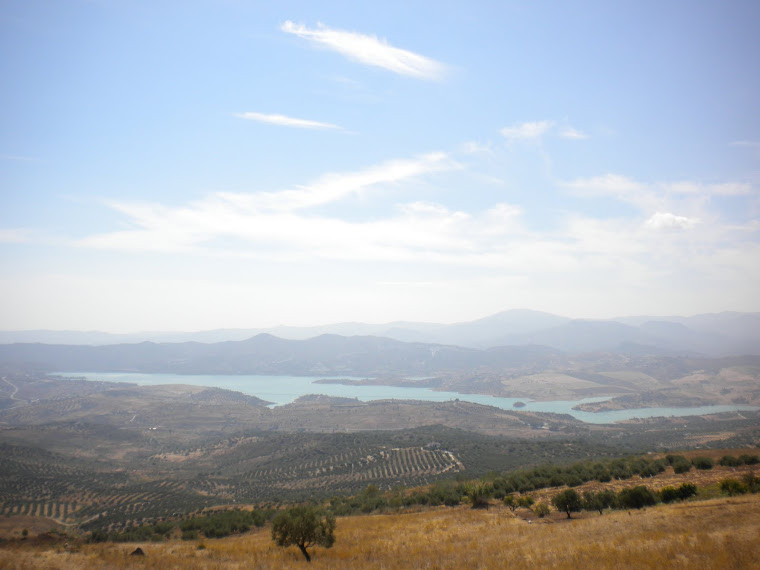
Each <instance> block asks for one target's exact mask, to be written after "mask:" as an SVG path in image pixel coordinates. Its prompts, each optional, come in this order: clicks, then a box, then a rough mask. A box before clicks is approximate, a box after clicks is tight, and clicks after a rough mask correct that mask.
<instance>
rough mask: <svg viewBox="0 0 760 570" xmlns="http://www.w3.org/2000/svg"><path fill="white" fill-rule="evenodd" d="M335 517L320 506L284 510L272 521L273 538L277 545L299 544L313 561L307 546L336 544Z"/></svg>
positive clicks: (308, 560)
mask: <svg viewBox="0 0 760 570" xmlns="http://www.w3.org/2000/svg"><path fill="white" fill-rule="evenodd" d="M334 533H335V517H334V516H332V515H331V514H329V513H325V512H324V510H322V509H321V508H319V507H315V506H305V507H293V508H292V509H289V510H287V511H282V512H280V513H279V514H277V516H275V518H274V520H273V521H272V540H274V541H275V543H276V544H277V546H283V547H284V546H291V545H293V546H297V547H298V548H299V549H300V550H301V553H302V554H303V555H304V557H305V558H306V561H307V562H311V556H309V553H308V552H307V550H306V549H307V548H311V547H312V546H324V547H325V548H330V547H331V546H332V545H333V544H335V535H334Z"/></svg>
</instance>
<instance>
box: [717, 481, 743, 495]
mask: <svg viewBox="0 0 760 570" xmlns="http://www.w3.org/2000/svg"><path fill="white" fill-rule="evenodd" d="M720 490H721V491H723V492H724V493H726V494H727V495H728V496H729V497H733V496H734V495H743V494H744V493H746V492H747V490H748V489H747V487H746V486H745V485H744V484H743V483H742V482H741V481H739V480H738V479H723V481H721V482H720Z"/></svg>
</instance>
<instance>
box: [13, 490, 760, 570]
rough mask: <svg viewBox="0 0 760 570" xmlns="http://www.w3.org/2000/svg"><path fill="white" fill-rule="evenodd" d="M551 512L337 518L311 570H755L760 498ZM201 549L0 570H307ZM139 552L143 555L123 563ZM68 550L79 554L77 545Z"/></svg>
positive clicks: (293, 560) (18, 558) (276, 552)
mask: <svg viewBox="0 0 760 570" xmlns="http://www.w3.org/2000/svg"><path fill="white" fill-rule="evenodd" d="M563 517H564V514H560V513H552V515H550V516H549V517H548V518H547V519H542V520H540V521H538V520H536V521H534V522H533V523H532V524H530V523H527V522H525V521H524V520H522V519H521V518H519V517H515V516H514V515H513V514H512V513H511V512H510V511H509V510H507V509H504V508H492V509H490V510H488V511H483V510H472V509H468V508H466V507H460V508H440V509H434V510H429V511H425V512H419V513H414V514H394V515H374V516H365V517H352V518H344V519H340V520H339V521H338V528H337V531H336V538H337V541H336V544H335V546H334V547H333V548H331V549H323V548H315V549H314V550H313V551H312V552H313V562H312V564H311V565H309V566H308V567H309V568H312V567H313V568H383V569H395V568H431V569H432V568H494V569H495V568H504V567H507V566H509V567H511V568H584V567H586V568H594V569H596V568H689V569H700V568H705V569H707V568H710V569H712V568H720V569H728V568H742V569H747V568H760V540H758V537H759V536H760V496H758V495H751V496H742V497H738V498H733V499H714V500H710V501H699V502H689V503H682V504H676V505H667V506H658V507H656V508H650V509H646V510H644V511H632V512H630V513H628V512H626V511H620V512H610V513H605V514H604V515H603V516H599V515H590V514H584V517H583V518H578V519H574V520H571V521H566V520H564V518H563ZM203 544H204V545H205V549H199V548H198V546H199V542H197V541H191V542H183V541H171V542H167V543H160V544H150V543H148V544H92V545H83V546H81V547H80V548H79V549H78V551H75V552H68V551H67V550H66V548H65V547H64V546H63V545H50V546H44V545H42V546H40V545H37V546H33V545H26V546H24V545H18V544H17V545H15V546H13V547H5V548H2V549H0V568H3V569H5V568H9V569H10V568H14V569H27V568H29V569H31V568H34V569H37V568H39V569H53V568H83V569H95V568H97V569H101V568H123V567H127V568H132V567H134V568H148V569H151V568H154V569H160V570H169V569H174V568H177V569H179V568H182V569H185V568H188V569H193V568H220V569H221V568H232V569H236V568H262V569H264V568H305V567H306V562H305V560H304V559H303V557H302V556H301V554H300V553H299V552H298V550H297V549H296V548H294V547H290V548H287V549H283V548H278V547H276V546H275V545H274V544H273V543H272V541H271V539H270V536H269V532H268V530H266V529H263V530H261V531H258V532H255V533H252V534H247V535H244V536H239V537H233V538H227V539H222V540H206V541H203ZM137 546H140V547H142V548H143V550H144V551H145V552H146V554H147V556H145V557H144V558H143V557H134V556H132V557H130V556H128V554H129V552H131V551H132V550H134V549H135V548H136V547H137ZM73 550H77V549H76V548H74V549H73Z"/></svg>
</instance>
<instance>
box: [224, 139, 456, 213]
mask: <svg viewBox="0 0 760 570" xmlns="http://www.w3.org/2000/svg"><path fill="white" fill-rule="evenodd" d="M458 168H461V166H460V165H459V164H458V163H457V162H455V161H454V160H452V159H451V158H450V156H449V155H448V154H446V153H443V152H433V153H428V154H424V155H421V156H418V157H415V158H410V159H397V160H389V161H386V162H383V163H381V164H378V165H375V166H372V167H370V168H366V169H364V170H359V171H355V172H340V173H329V174H325V175H323V176H322V177H320V178H319V179H318V180H316V181H315V182H313V183H311V184H308V185H305V186H299V187H297V188H295V189H292V190H282V191H279V192H258V193H255V194H240V193H237V194H232V193H221V194H219V196H221V197H223V198H224V199H225V200H228V201H230V202H234V203H235V204H237V205H238V206H239V207H241V208H245V209H247V210H281V211H286V210H298V209H304V208H311V207H314V206H319V205H322V204H327V203H330V202H335V201H337V200H341V199H343V198H345V197H347V196H350V195H352V194H358V193H360V192H363V191H366V190H368V189H370V188H373V187H377V186H380V185H384V184H396V183H399V182H402V181H404V180H408V179H410V178H414V177H419V176H424V175H427V174H432V173H435V172H443V171H447V170H454V169H458Z"/></svg>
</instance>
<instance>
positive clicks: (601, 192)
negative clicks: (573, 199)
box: [562, 173, 655, 207]
mask: <svg viewBox="0 0 760 570" xmlns="http://www.w3.org/2000/svg"><path fill="white" fill-rule="evenodd" d="M562 185H563V186H564V187H565V188H568V189H569V190H570V191H571V192H572V193H573V194H575V195H576V196H582V197H586V198H589V197H599V196H609V197H613V198H617V199H618V200H622V201H624V202H628V203H633V204H636V205H639V206H642V207H647V206H651V205H652V202H653V200H654V199H655V198H654V196H653V194H652V192H651V191H650V190H649V188H648V187H647V185H646V184H642V183H640V182H637V181H635V180H632V179H630V178H628V177H626V176H621V175H619V174H613V173H608V174H603V175H600V176H592V177H589V178H577V179H575V180H573V181H570V182H564V183H562Z"/></svg>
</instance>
